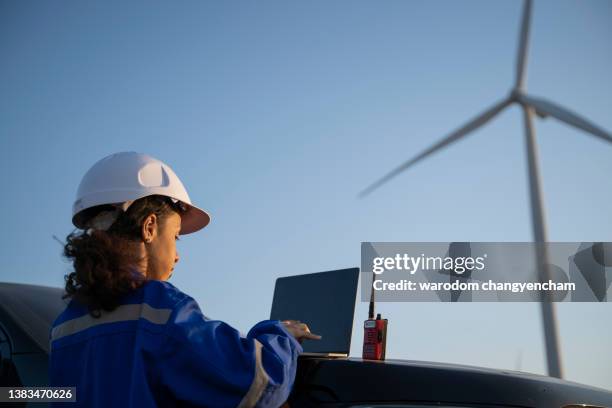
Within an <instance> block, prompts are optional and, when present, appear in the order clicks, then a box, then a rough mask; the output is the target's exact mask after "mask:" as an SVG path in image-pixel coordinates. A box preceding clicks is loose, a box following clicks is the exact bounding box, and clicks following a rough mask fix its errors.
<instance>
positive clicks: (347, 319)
mask: <svg viewBox="0 0 612 408" xmlns="http://www.w3.org/2000/svg"><path fill="white" fill-rule="evenodd" d="M358 279H359V268H350V269H341V270H336V271H329V272H319V273H311V274H307V275H297V276H288V277H284V278H278V279H277V280H276V286H275V288H274V301H273V302H272V312H271V313H270V319H271V320H300V321H302V322H304V323H306V324H307V325H308V327H309V328H310V331H311V332H313V333H315V334H320V335H321V336H323V338H322V339H321V340H304V342H303V343H302V346H303V347H304V352H308V353H342V354H347V355H348V353H349V351H350V349H351V334H352V331H353V317H354V315H355V301H356V298H357V282H358Z"/></svg>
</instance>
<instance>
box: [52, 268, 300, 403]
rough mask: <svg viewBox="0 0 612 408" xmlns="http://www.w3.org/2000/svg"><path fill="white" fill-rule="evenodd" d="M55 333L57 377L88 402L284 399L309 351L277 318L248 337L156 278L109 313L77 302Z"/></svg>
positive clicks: (54, 370)
mask: <svg viewBox="0 0 612 408" xmlns="http://www.w3.org/2000/svg"><path fill="white" fill-rule="evenodd" d="M50 341H51V354H50V364H49V376H50V385H51V386H56V387H59V386H66V387H67V386H70V387H76V398H77V404H78V405H79V406H88V407H152V406H210V407H236V406H240V407H250V406H257V407H278V406H280V405H282V403H283V402H285V401H286V400H287V398H288V396H289V392H290V391H291V387H292V386H293V382H294V380H295V372H296V365H297V357H298V355H299V354H300V353H301V352H302V351H303V349H302V346H301V345H300V344H299V343H298V342H297V341H296V340H295V338H294V337H293V336H292V335H291V334H290V333H289V332H288V331H287V330H286V329H285V328H284V327H283V325H282V324H281V323H280V322H279V321H278V320H265V321H262V322H260V323H258V324H256V325H255V326H254V327H253V328H252V329H251V330H250V331H249V333H248V334H247V336H246V338H245V337H241V335H240V333H239V332H238V331H237V330H235V329H233V328H232V327H230V326H229V325H227V324H226V323H223V322H221V321H218V320H208V319H206V318H205V316H204V315H203V314H202V312H201V311H200V308H199V306H198V304H197V302H196V301H195V300H194V299H193V298H191V297H189V296H188V295H186V294H184V293H183V292H181V291H180V290H178V289H177V288H176V287H175V286H173V285H172V284H170V283H168V282H163V281H155V280H152V281H148V282H147V283H146V284H145V285H144V286H143V287H141V288H140V289H138V290H136V291H134V292H132V293H131V294H129V295H128V296H127V297H126V298H125V299H124V301H123V302H122V305H121V306H119V307H118V308H117V309H115V310H114V311H112V312H110V313H103V315H102V317H101V318H93V317H91V316H90V315H89V314H88V313H87V310H86V308H84V307H83V306H81V305H79V304H78V303H77V302H75V301H71V302H70V304H69V305H68V307H67V308H66V310H65V311H64V312H62V314H61V315H60V316H59V317H58V318H57V319H56V321H55V322H54V323H53V328H52V330H51V333H50ZM70 405H71V406H74V403H70Z"/></svg>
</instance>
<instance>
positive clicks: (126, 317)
mask: <svg viewBox="0 0 612 408" xmlns="http://www.w3.org/2000/svg"><path fill="white" fill-rule="evenodd" d="M170 314H172V309H156V308H154V307H151V306H149V305H148V304H146V303H141V304H135V305H121V306H119V307H117V308H116V309H115V310H113V311H112V312H102V315H101V316H100V317H99V318H95V317H92V316H91V315H90V314H86V315H85V316H81V317H77V318H76V319H72V320H68V321H66V322H64V323H62V324H60V325H58V326H56V327H54V328H53V330H51V341H55V340H57V339H60V338H62V337H64V336H69V335H71V334H75V333H78V332H80V331H83V330H87V329H89V328H91V327H94V326H98V325H101V324H106V323H117V322H125V321H130V320H138V319H145V320H147V321H149V322H151V323H154V324H165V323H166V322H168V319H169V318H170Z"/></svg>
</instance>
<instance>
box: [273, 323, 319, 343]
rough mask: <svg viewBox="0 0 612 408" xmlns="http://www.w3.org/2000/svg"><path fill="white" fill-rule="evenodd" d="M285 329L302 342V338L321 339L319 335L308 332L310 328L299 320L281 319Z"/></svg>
mask: <svg viewBox="0 0 612 408" xmlns="http://www.w3.org/2000/svg"><path fill="white" fill-rule="evenodd" d="M281 323H282V324H283V326H285V329H287V331H288V332H289V333H291V334H292V335H293V337H295V339H296V340H297V341H298V342H300V343H302V341H303V340H304V339H309V340H321V336H319V335H318V334H314V333H311V332H310V329H309V328H308V326H307V325H306V324H305V323H302V322H300V321H299V320H283V321H281Z"/></svg>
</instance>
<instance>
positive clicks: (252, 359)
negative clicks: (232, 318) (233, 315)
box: [157, 298, 303, 407]
mask: <svg viewBox="0 0 612 408" xmlns="http://www.w3.org/2000/svg"><path fill="white" fill-rule="evenodd" d="M302 351H303V349H302V346H301V345H300V344H299V343H298V342H297V341H296V340H295V338H294V337H293V336H292V335H291V334H290V333H289V332H287V330H286V329H285V328H284V327H283V326H282V324H281V323H280V322H279V321H278V320H265V321H262V322H260V323H258V324H257V325H255V326H254V327H253V328H252V329H251V330H250V331H249V333H248V334H247V336H246V337H241V335H240V333H239V332H238V331H237V330H235V329H234V328H232V327H231V326H229V325H228V324H226V323H223V322H221V321H218V320H206V319H205V317H204V315H203V314H202V312H201V311H200V308H199V306H198V304H197V302H196V301H195V300H193V299H192V298H187V299H185V300H184V301H182V302H181V303H180V304H179V305H178V306H177V307H176V308H175V310H174V311H173V313H172V315H171V317H170V321H169V322H168V326H167V329H166V339H165V343H164V344H163V346H162V351H161V354H162V355H161V356H159V358H158V359H157V361H158V364H160V365H161V367H159V371H158V372H159V373H160V375H161V381H162V383H163V386H164V388H166V390H167V391H168V392H169V393H170V394H171V395H172V397H173V398H174V399H176V400H180V401H183V402H186V403H188V404H193V405H205V406H219V407H226V406H227V407H230V406H231V407H235V406H240V407H253V406H257V407H278V406H280V405H281V404H282V403H284V402H285V401H286V400H287V398H288V397H289V393H290V392H291V387H292V386H293V382H294V380H295V372H296V368H297V357H298V355H299V354H300V353H301V352H302Z"/></svg>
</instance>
